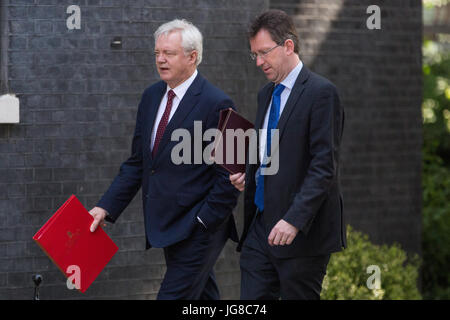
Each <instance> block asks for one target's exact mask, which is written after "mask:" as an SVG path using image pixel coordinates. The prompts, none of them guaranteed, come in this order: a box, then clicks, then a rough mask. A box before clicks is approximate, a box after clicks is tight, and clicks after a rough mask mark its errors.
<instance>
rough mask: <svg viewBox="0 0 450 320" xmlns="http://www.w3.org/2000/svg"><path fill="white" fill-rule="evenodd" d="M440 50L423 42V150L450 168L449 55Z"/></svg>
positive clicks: (427, 42) (433, 43)
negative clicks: (438, 157)
mask: <svg viewBox="0 0 450 320" xmlns="http://www.w3.org/2000/svg"><path fill="white" fill-rule="evenodd" d="M441 51H442V50H441V49H440V48H439V46H438V45H437V44H436V43H435V42H432V41H425V42H424V45H423V103H422V114H423V120H424V132H423V133H424V151H425V152H426V153H431V154H437V155H439V156H440V157H441V158H442V159H443V160H444V163H445V164H447V165H450V81H449V78H448V77H449V75H450V54H449V53H442V52H441ZM444 52H445V51H444Z"/></svg>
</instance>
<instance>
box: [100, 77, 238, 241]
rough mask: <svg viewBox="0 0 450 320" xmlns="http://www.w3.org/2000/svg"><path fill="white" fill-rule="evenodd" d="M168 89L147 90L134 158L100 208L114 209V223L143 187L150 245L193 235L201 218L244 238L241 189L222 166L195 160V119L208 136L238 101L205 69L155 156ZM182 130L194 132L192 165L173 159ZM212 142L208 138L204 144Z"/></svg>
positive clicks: (208, 224) (158, 86)
mask: <svg viewBox="0 0 450 320" xmlns="http://www.w3.org/2000/svg"><path fill="white" fill-rule="evenodd" d="M166 88H167V85H166V83H165V82H163V81H160V82H157V83H156V84H154V85H152V86H150V87H149V88H147V89H146V90H145V92H144V93H143V95H142V99H141V102H140V104H139V108H138V112H137V119H136V128H135V131H134V137H133V143H132V152H131V156H130V157H129V159H128V160H126V161H125V162H124V163H123V164H122V165H121V167H120V171H119V174H118V175H117V176H116V178H115V179H114V181H113V182H112V184H111V186H110V187H109V189H108V190H107V191H106V193H105V194H104V195H103V197H102V198H101V199H100V201H99V203H98V204H97V206H98V207H101V208H104V209H105V210H106V211H108V213H109V215H108V217H107V221H110V222H114V221H115V220H116V219H117V218H118V217H119V215H120V214H121V213H122V211H123V210H124V209H125V208H126V207H127V205H128V204H129V203H130V201H131V200H132V199H133V197H134V196H135V195H136V193H137V192H138V191H139V189H140V187H141V186H142V201H143V209H144V222H145V232H146V240H147V243H146V244H147V245H146V247H147V248H150V247H152V246H153V247H158V248H164V247H167V246H169V245H171V244H174V243H176V242H178V241H181V240H184V239H186V238H188V237H189V235H190V234H191V232H192V230H193V228H194V227H195V226H196V224H198V223H199V222H198V220H197V216H198V217H200V219H201V220H202V221H203V222H204V224H205V225H206V227H207V229H208V230H209V232H214V230H216V229H217V228H218V227H219V226H220V225H222V224H223V223H226V224H227V226H226V227H227V228H229V232H230V233H229V237H230V238H231V239H232V240H234V241H238V236H237V233H236V226H235V222H234V217H233V215H232V210H233V208H234V207H235V205H236V202H237V198H238V196H239V191H237V190H236V189H235V188H234V186H233V185H232V184H231V183H230V181H229V174H228V173H227V171H226V170H224V169H223V168H221V167H220V166H218V165H215V164H213V165H207V164H205V163H204V162H203V160H202V164H194V161H193V160H194V121H201V123H202V132H201V134H202V135H203V132H204V131H205V130H207V129H210V128H216V127H217V124H218V120H219V112H220V110H222V109H225V108H229V107H233V102H232V101H231V99H230V98H229V97H228V96H227V95H226V94H225V93H223V92H222V91H221V90H219V89H218V88H216V87H214V86H213V85H212V84H211V83H209V82H208V81H207V80H206V79H205V78H203V77H202V76H201V75H200V73H199V74H198V75H197V77H196V78H195V80H194V82H193V83H192V84H191V86H190V87H189V89H188V90H187V92H186V94H185V95H184V97H183V99H182V100H181V101H180V104H179V106H178V108H177V110H176V112H175V113H174V115H173V116H172V118H171V120H170V121H169V123H168V125H167V127H166V130H165V131H164V135H163V137H162V140H161V142H160V144H159V147H158V151H157V153H156V155H155V158H153V157H152V153H151V147H150V146H151V132H152V128H153V124H154V122H155V118H156V114H157V110H158V107H159V105H160V103H161V99H162V97H163V95H164V94H165V92H166ZM233 108H234V107H233ZM179 128H183V129H186V130H188V131H189V133H190V134H191V141H190V142H191V152H192V158H191V164H179V165H176V164H174V163H173V161H172V160H171V153H172V148H173V147H174V146H175V145H177V144H178V143H179V142H180V141H181V140H180V141H171V135H172V132H173V131H174V130H175V129H179ZM199 139H201V137H199ZM209 143H210V142H203V143H202V144H203V147H205V146H207V145H208V144H209ZM202 151H203V148H202ZM202 159H203V158H202Z"/></svg>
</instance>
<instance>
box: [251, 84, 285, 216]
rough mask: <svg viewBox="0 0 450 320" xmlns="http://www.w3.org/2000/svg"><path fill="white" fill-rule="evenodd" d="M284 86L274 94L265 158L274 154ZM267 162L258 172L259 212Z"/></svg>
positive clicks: (262, 203)
mask: <svg viewBox="0 0 450 320" xmlns="http://www.w3.org/2000/svg"><path fill="white" fill-rule="evenodd" d="M284 88H285V87H284V86H283V85H282V84H278V85H276V86H275V89H274V90H273V93H272V106H271V107H270V113H269V121H268V122H267V143H266V152H265V155H264V157H265V156H266V154H267V156H270V155H271V154H272V150H271V147H272V129H275V128H276V127H277V123H278V119H279V118H280V96H281V93H282V92H283V90H284ZM266 166H267V161H265V160H263V163H262V164H261V166H260V167H259V168H258V171H257V172H256V192H255V204H256V206H257V207H258V209H259V211H263V210H264V175H262V174H261V167H263V168H264V167H266Z"/></svg>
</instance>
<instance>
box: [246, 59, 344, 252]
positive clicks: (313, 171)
mask: <svg viewBox="0 0 450 320" xmlns="http://www.w3.org/2000/svg"><path fill="white" fill-rule="evenodd" d="M273 88H274V85H273V83H269V84H267V85H266V86H265V87H264V88H263V89H262V90H261V91H260V92H259V94H258V111H257V115H256V122H255V128H256V129H260V128H261V127H262V125H263V121H264V116H265V114H266V111H267V109H268V108H269V103H270V100H271V96H272V91H273ZM343 128H344V110H343V108H342V107H341V105H340V102H339V97H338V93H337V90H336V87H335V86H334V85H333V84H332V83H331V82H330V81H328V80H327V79H325V78H323V77H321V76H319V75H317V74H315V73H313V72H311V71H309V70H308V68H306V66H303V68H302V70H301V72H300V74H299V75H298V77H297V80H296V82H295V85H294V87H293V88H292V91H291V93H290V95H289V98H288V100H287V102H286V106H285V108H284V110H283V113H282V114H281V117H280V119H279V121H278V125H277V129H279V138H280V140H279V147H278V149H275V150H273V151H272V152H273V153H274V156H276V155H275V154H277V155H278V157H279V170H278V173H277V174H275V175H266V176H265V177H264V213H263V218H264V223H265V225H266V233H267V236H268V235H269V233H270V231H271V230H272V228H273V227H274V226H275V224H276V223H277V222H278V221H279V220H280V219H284V220H285V221H287V222H289V223H290V224H292V225H294V226H296V227H297V228H298V229H299V230H300V231H299V233H298V234H297V236H296V238H295V239H294V241H293V242H292V244H291V245H287V246H274V247H270V251H271V253H272V254H273V255H274V256H276V257H279V258H288V257H298V256H316V255H322V254H329V253H332V252H335V251H340V250H341V249H342V247H345V246H346V234H345V223H344V217H343V202H342V194H341V187H340V181H339V155H340V145H341V138H342V133H343ZM258 166H259V165H257V164H253V165H247V169H246V179H245V180H246V186H245V209H244V230H243V234H242V236H241V240H240V244H239V245H238V248H237V249H238V251H240V249H241V248H242V245H243V241H244V240H245V237H246V235H247V232H248V230H249V227H250V224H251V222H252V220H253V217H254V215H255V212H256V206H255V204H254V196H255V190H256V183H255V172H256V170H257V169H258Z"/></svg>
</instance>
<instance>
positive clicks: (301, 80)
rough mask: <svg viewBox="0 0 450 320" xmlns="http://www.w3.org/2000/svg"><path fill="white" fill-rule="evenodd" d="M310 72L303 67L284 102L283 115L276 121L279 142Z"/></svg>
mask: <svg viewBox="0 0 450 320" xmlns="http://www.w3.org/2000/svg"><path fill="white" fill-rule="evenodd" d="M309 73H310V71H309V70H308V69H307V68H306V67H305V65H303V68H302V70H301V71H300V74H299V75H298V77H297V80H296V81H295V84H294V87H293V88H292V91H291V94H290V95H289V98H288V100H287V101H286V105H285V107H284V110H283V113H282V114H281V117H280V120H278V125H277V128H278V129H279V131H280V136H279V139H280V140H281V137H282V136H283V131H284V128H285V127H286V123H287V121H288V119H289V117H290V115H291V113H292V111H293V110H294V109H295V106H296V105H297V101H298V99H299V98H300V96H301V95H302V93H303V90H305V85H304V84H305V82H306V81H307V80H308V78H309Z"/></svg>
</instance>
